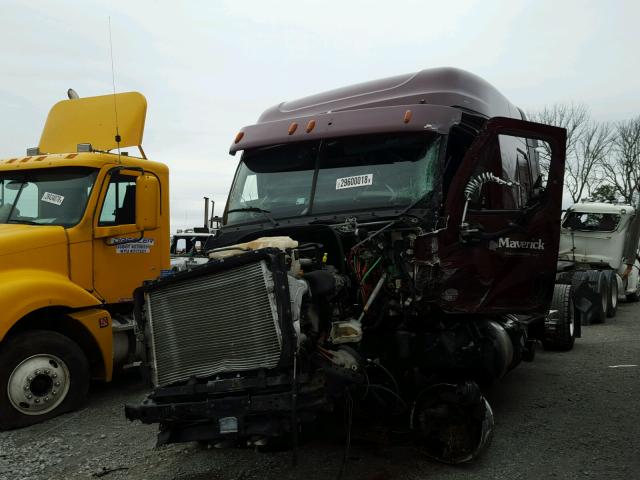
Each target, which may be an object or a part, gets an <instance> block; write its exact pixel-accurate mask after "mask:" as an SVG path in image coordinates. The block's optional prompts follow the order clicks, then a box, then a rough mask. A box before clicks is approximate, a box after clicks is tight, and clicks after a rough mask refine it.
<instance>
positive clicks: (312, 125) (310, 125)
mask: <svg viewBox="0 0 640 480" xmlns="http://www.w3.org/2000/svg"><path fill="white" fill-rule="evenodd" d="M314 128H316V121H315V120H309V123H307V128H305V131H306V132H307V133H311V130H313V129H314Z"/></svg>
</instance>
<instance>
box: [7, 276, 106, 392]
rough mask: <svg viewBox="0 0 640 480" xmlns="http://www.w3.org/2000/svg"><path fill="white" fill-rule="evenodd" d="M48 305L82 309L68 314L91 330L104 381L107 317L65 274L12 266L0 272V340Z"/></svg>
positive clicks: (90, 296) (95, 302)
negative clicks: (102, 367) (102, 366)
mask: <svg viewBox="0 0 640 480" xmlns="http://www.w3.org/2000/svg"><path fill="white" fill-rule="evenodd" d="M48 307H67V308H70V309H79V308H83V309H86V310H81V311H77V312H70V313H69V314H68V316H70V317H71V318H73V319H75V320H77V321H78V322H80V323H81V324H82V325H83V326H84V327H85V328H86V329H87V330H88V331H89V332H90V333H91V335H92V336H93V338H94V339H95V341H96V344H97V345H98V348H99V349H100V353H101V356H102V359H103V361H104V365H105V372H104V377H105V380H107V381H109V380H111V375H112V371H113V359H112V348H113V337H112V332H111V316H110V315H109V313H108V312H107V311H106V310H103V309H101V308H100V304H99V303H98V302H97V300H96V298H95V297H94V296H93V295H91V294H90V293H89V292H87V291H86V290H84V289H82V288H81V287H79V286H78V285H76V284H75V283H73V282H71V281H70V280H69V278H68V277H67V276H65V275H60V274H57V273H54V272H47V271H43V270H37V269H14V270H8V271H4V272H1V273H0V312H2V314H1V315H0V341H2V340H3V339H4V337H5V336H6V334H7V332H8V331H9V330H11V328H12V327H13V326H14V325H15V324H16V323H18V322H19V321H20V320H21V319H22V318H24V317H25V316H26V315H28V314H29V313H31V312H34V311H36V310H41V309H43V308H48ZM87 307H89V308H87ZM91 307H94V308H91Z"/></svg>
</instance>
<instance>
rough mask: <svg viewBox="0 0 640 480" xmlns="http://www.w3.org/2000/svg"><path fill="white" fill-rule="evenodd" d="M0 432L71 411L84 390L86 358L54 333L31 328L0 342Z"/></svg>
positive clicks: (83, 395)
mask: <svg viewBox="0 0 640 480" xmlns="http://www.w3.org/2000/svg"><path fill="white" fill-rule="evenodd" d="M0 365H1V366H2V368H0V430H9V429H13V428H20V427H26V426H28V425H33V424H35V423H40V422H42V421H44V420H47V419H49V418H53V417H56V416H58V415H60V414H61V413H65V412H69V411H72V410H75V409H77V408H78V407H79V406H80V405H81V404H82V403H83V401H84V399H85V397H86V396H87V391H88V390H89V362H88V360H87V357H86V356H85V354H84V352H83V351H82V350H81V349H80V347H79V346H78V345H77V344H76V343H75V342H73V341H72V340H70V339H69V338H67V337H65V336H64V335H61V334H59V333H57V332H50V331H47V330H32V331H29V332H25V333H21V334H18V335H16V336H13V337H9V338H8V339H6V340H5V342H4V343H3V344H2V345H0Z"/></svg>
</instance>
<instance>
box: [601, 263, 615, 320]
mask: <svg viewBox="0 0 640 480" xmlns="http://www.w3.org/2000/svg"><path fill="white" fill-rule="evenodd" d="M603 274H604V276H605V278H606V279H607V283H608V285H609V288H608V289H607V291H608V293H609V295H608V296H607V317H609V318H611V317H615V316H616V312H617V311H618V280H617V279H616V274H615V272H614V271H613V270H605V271H604V272H603Z"/></svg>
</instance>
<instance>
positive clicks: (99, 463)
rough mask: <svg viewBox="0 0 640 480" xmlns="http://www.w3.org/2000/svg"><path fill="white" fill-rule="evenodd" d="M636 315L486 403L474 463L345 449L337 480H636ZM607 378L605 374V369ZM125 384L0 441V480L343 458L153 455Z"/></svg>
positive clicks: (315, 473)
mask: <svg viewBox="0 0 640 480" xmlns="http://www.w3.org/2000/svg"><path fill="white" fill-rule="evenodd" d="M638 339H640V304H635V305H633V304H626V305H625V304H623V305H621V306H620V310H619V312H618V316H617V318H616V319H614V320H610V321H608V322H607V323H606V324H604V325H594V326H589V327H585V328H584V331H583V338H582V339H581V340H579V341H578V342H577V343H576V347H575V348H574V350H573V351H572V352H568V353H551V352H544V351H539V352H538V355H537V357H536V360H535V361H534V362H533V363H530V364H523V365H521V366H520V367H519V368H517V369H516V370H514V371H513V372H512V373H511V374H509V375H508V376H507V378H506V379H504V381H502V382H501V383H500V384H499V385H498V387H497V388H496V389H495V390H494V391H493V392H491V393H490V401H491V404H492V406H493V409H494V413H495V416H496V431H495V436H494V440H493V444H492V445H491V446H490V447H489V450H488V451H487V452H486V454H485V455H484V456H483V457H482V458H480V459H479V460H478V461H477V462H475V463H473V464H470V465H465V466H462V467H449V466H444V465H440V464H437V463H434V462H432V461H429V460H428V459H426V458H424V457H423V456H422V455H421V454H420V452H419V451H418V450H417V449H415V448H413V447H407V446H389V445H384V446H380V445H377V446H373V445H370V444H369V445H366V444H362V443H358V442H356V443H355V444H354V446H353V448H352V451H351V458H350V459H349V461H348V464H347V470H346V473H345V476H344V478H350V479H376V480H378V479H379V480H382V479H391V478H406V479H424V478H438V479H463V478H469V477H471V476H473V478H474V479H484V478H505V479H506V478H508V479H519V478H559V479H560V478H607V479H616V478H621V479H622V478H625V479H626V478H637V475H638V471H639V470H640V366H629V365H640V342H639V341H638ZM620 365H627V366H620ZM615 366H618V367H616V368H613V367H615ZM144 392H145V387H144V386H143V385H141V384H140V383H139V380H138V379H137V378H136V376H135V375H131V376H128V377H125V378H120V379H119V380H118V381H117V382H116V383H115V384H112V385H109V386H96V387H94V388H93V389H92V393H91V396H90V399H89V402H88V405H87V407H86V408H84V409H83V410H81V411H79V412H75V413H73V414H70V415H66V416H63V417H60V418H57V419H54V420H52V421H49V422H48V423H45V424H41V425H36V426H34V427H30V428H27V429H23V430H19V431H13V432H4V433H0V479H3V480H4V479H11V480H14V479H22V478H24V479H31V480H38V479H63V478H64V479H86V478H98V477H100V478H105V479H106V480H120V479H145V480H146V479H149V480H174V479H175V480H205V479H251V478H256V479H257V478H261V479H262V478H269V479H270V478H273V479H276V478H277V479H284V478H305V479H306V480H313V479H324V478H335V477H336V474H337V472H338V468H339V464H340V461H341V458H342V451H343V446H342V445H341V444H339V443H332V442H329V441H327V440H313V441H311V442H309V443H306V444H305V445H303V446H302V447H301V448H300V464H299V466H298V467H297V468H292V467H291V466H290V454H289V453H287V452H282V453H269V454H265V453H260V452H256V451H253V450H216V449H207V448H202V447H199V446H198V445H196V444H183V445H171V446H168V447H161V448H155V447H154V444H155V434H156V428H155V427H153V426H146V425H141V424H138V423H135V424H134V423H129V422H128V421H126V420H125V418H124V416H123V405H124V403H126V402H134V401H136V400H138V399H140V398H142V396H143V395H144Z"/></svg>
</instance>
